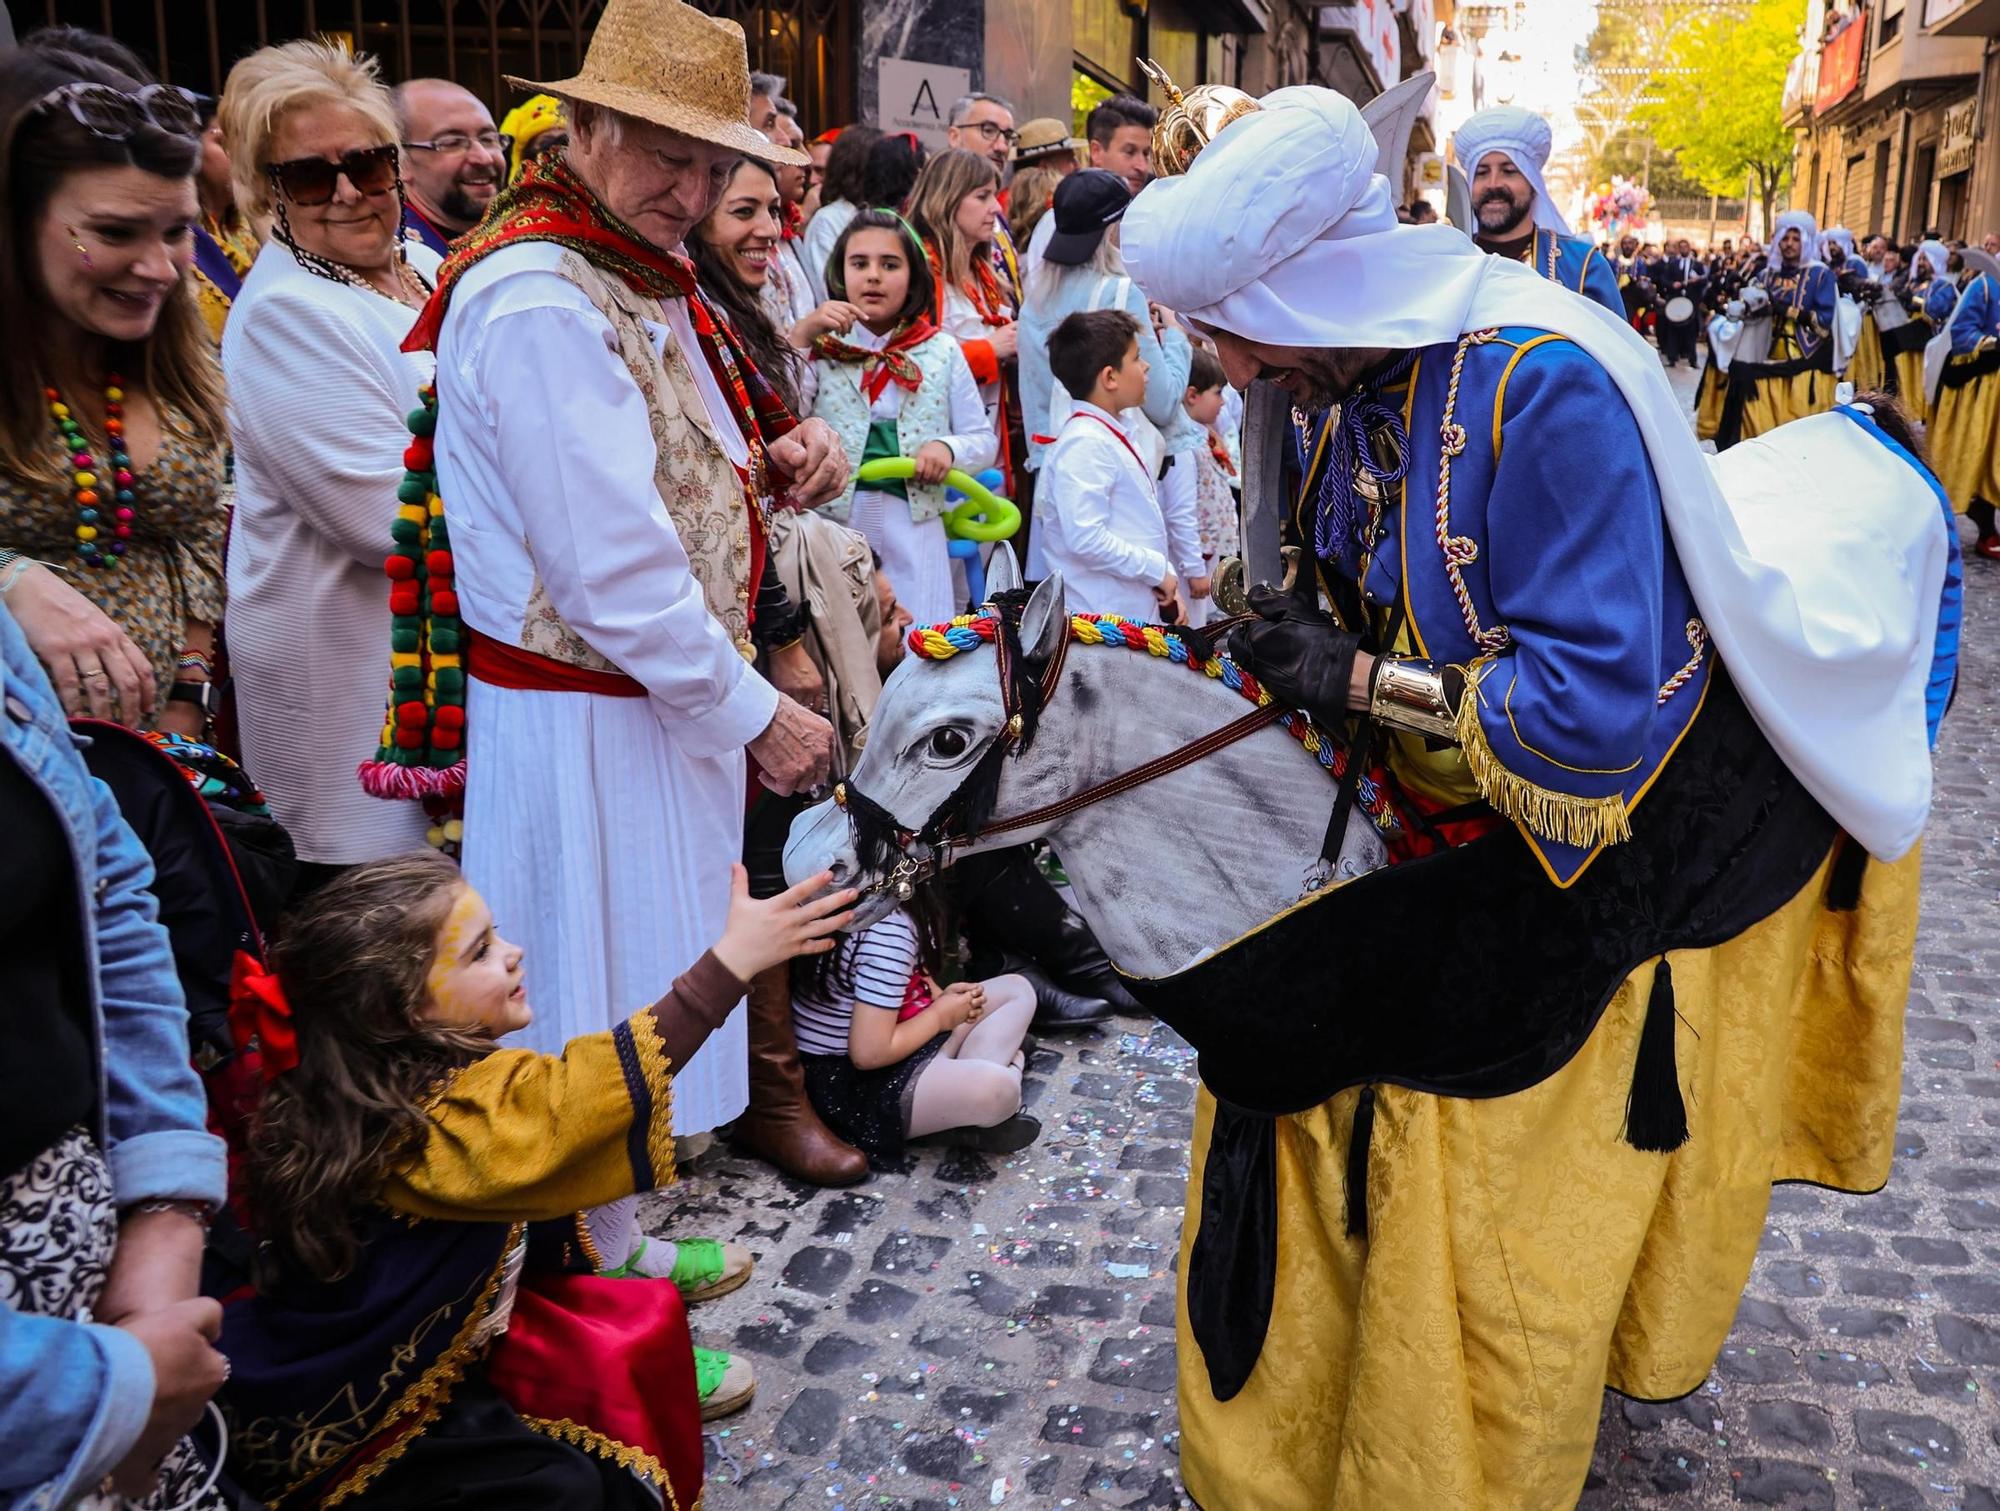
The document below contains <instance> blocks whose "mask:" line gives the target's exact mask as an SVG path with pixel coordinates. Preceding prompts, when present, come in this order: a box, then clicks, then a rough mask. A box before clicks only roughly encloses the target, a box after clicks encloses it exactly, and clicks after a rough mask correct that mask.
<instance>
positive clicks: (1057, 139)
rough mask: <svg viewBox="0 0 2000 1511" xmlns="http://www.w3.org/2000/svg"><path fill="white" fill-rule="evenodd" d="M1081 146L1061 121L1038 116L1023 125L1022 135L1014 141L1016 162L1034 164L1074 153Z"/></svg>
mask: <svg viewBox="0 0 2000 1511" xmlns="http://www.w3.org/2000/svg"><path fill="white" fill-rule="evenodd" d="M1080 145H1081V144H1080V143H1079V142H1078V141H1077V140H1076V138H1075V137H1073V136H1071V135H1070V134H1069V127H1068V126H1066V125H1064V124H1063V123H1062V122H1061V121H1059V120H1056V119H1055V118H1054V117H1053V116H1046V115H1041V116H1036V117H1035V119H1033V120H1032V121H1024V122H1022V123H1021V130H1020V134H1019V135H1018V136H1016V137H1015V139H1014V161H1015V162H1017V163H1032V162H1036V161H1038V160H1044V159H1047V158H1052V157H1060V156H1062V155H1063V153H1065V152H1069V153H1074V152H1075V151H1076V149H1077V147H1078V146H1080Z"/></svg>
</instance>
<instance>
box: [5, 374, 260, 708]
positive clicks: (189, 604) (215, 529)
mask: <svg viewBox="0 0 2000 1511" xmlns="http://www.w3.org/2000/svg"><path fill="white" fill-rule="evenodd" d="M160 420H161V424H160V450H159V455H157V456H156V457H154V458H153V461H152V463H151V465H149V466H148V467H146V468H145V469H144V470H142V471H138V472H136V473H135V479H136V480H135V482H134V485H133V490H132V491H133V492H134V493H136V494H137V495H138V500H137V502H136V503H135V504H134V505H133V507H134V509H135V510H136V511H137V516H136V518H135V519H134V520H133V521H132V538H131V541H130V545H129V549H128V550H127V551H126V553H125V555H124V556H123V557H121V558H120V559H119V564H118V565H117V566H116V567H107V568H104V569H101V570H99V569H94V568H91V567H88V566H86V565H84V564H83V562H82V560H81V559H80V558H79V557H78V556H77V555H76V493H75V489H74V488H73V487H72V486H71V485H70V483H69V481H68V479H67V478H66V477H65V479H64V480H63V481H62V482H61V483H54V484H51V483H48V482H44V481H40V480H38V479H33V478H24V477H20V476H17V475H15V474H11V473H0V546H6V547H8V548H10V549H12V550H15V551H19V552H20V553H21V554H22V555H24V556H32V557H35V558H37V559H38V560H41V561H45V562H49V563H51V564H52V565H54V566H57V567H60V568H62V569H63V573H64V577H63V580H64V581H65V582H67V583H68V584H69V585H70V586H71V587H73V588H75V589H76V590H77V591H78V592H79V593H81V594H83V596H84V597H85V598H88V599H89V600H90V601H91V602H92V603H94V604H96V605H97V607H98V608H100V609H102V610H103V611H104V612H105V613H106V614H107V615H109V616H110V617H111V619H112V620H113V622H115V623H116V624H117V626H118V627H119V628H120V629H121V630H123V631H124V632H125V633H126V634H127V635H130V636H131V637H132V640H133V642H134V643H135V644H136V645H137V646H138V647H139V649H140V651H141V652H143V653H144V655H145V657H146V659H147V660H148V661H149V662H151V663H152V666H153V677H154V680H155V682H156V683H157V684H158V687H159V703H158V705H157V706H158V707H161V708H164V707H165V706H166V701H167V689H168V688H169V687H170V686H171V685H172V684H173V681H174V663H175V662H176V661H177V660H178V659H179V658H180V652H181V647H182V646H183V645H184V644H185V643H186V628H187V621H188V620H190V619H192V620H196V621H199V622H200V623H203V624H219V623H220V622H221V620H222V597H223V589H222V542H223V534H224V531H225V529H226V528H227V523H228V506H227V499H226V497H225V489H224V468H223V453H222V448H221V446H220V445H213V444H207V443H204V442H202V441H201V440H199V439H198V438H196V436H195V435H194V432H193V427H192V426H191V425H190V424H189V422H188V419H187V417H186V416H185V415H183V414H181V413H179V412H178V411H176V410H172V409H168V408H166V407H165V406H162V407H161V416H160ZM50 444H51V448H53V445H54V441H53V438H52V439H51V442H50Z"/></svg>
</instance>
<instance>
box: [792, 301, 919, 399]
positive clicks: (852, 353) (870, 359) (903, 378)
mask: <svg viewBox="0 0 2000 1511" xmlns="http://www.w3.org/2000/svg"><path fill="white" fill-rule="evenodd" d="M936 334H937V327H936V326H935V325H932V324H931V323H930V321H928V320H926V319H925V318H924V317H923V316H922V315H919V316H917V318H916V319H914V320H912V321H911V322H910V323H909V324H908V325H905V326H904V327H903V328H902V329H901V330H899V331H897V332H896V334H895V335H894V336H892V337H890V338H889V343H888V345H886V346H884V347H882V348H881V349H880V350H879V351H870V350H868V348H867V347H865V346H850V345H849V344H848V343H847V342H845V341H842V340H840V339H839V338H838V337H836V336H821V337H820V338H819V340H817V341H815V342H814V343H813V355H814V356H815V357H824V358H825V359H826V360H827V361H829V362H859V363H860V364H861V392H862V393H863V394H865V395H867V398H868V402H869V403H870V404H873V403H874V402H875V401H876V400H877V399H879V398H881V397H882V390H883V389H885V388H887V387H888V386H889V385H890V384H891V383H894V384H895V385H896V386H897V387H898V388H900V389H902V390H903V391H904V392H906V393H915V392H916V391H917V385H918V384H920V383H922V382H923V381H924V375H923V371H922V369H920V368H919V367H918V366H917V363H916V359H915V358H914V357H912V356H911V355H910V350H911V348H912V347H917V346H921V345H923V343H924V342H926V341H928V340H930V338H931V337H933V336H935V335H936Z"/></svg>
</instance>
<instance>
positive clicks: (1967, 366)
mask: <svg viewBox="0 0 2000 1511" xmlns="http://www.w3.org/2000/svg"><path fill="white" fill-rule="evenodd" d="M1955 256H1956V257H1957V259H1958V261H1959V263H1960V265H1961V267H1963V269H1964V278H1965V282H1964V284H1963V285H1962V287H1961V288H1960V289H1959V291H1958V298H1957V300H1956V302H1955V303H1954V304H1953V306H1952V311H1951V314H1950V315H1949V316H1948V317H1947V318H1946V319H1945V320H1944V322H1943V327H1942V328H1943V329H1944V330H1945V331H1947V332H1949V334H1950V337H1951V345H1950V352H1949V354H1948V355H1944V356H1943V366H1942V370H1941V371H1940V372H1939V374H1938V384H1937V392H1936V399H1937V416H1936V419H1935V420H1934V421H1933V422H1932V425H1931V435H1930V446H1931V455H1932V456H1934V457H1935V458H1936V459H1937V467H1938V476H1939V477H1941V478H1943V479H1944V484H1945V488H1946V489H1947V491H1948V492H1949V493H1950V494H1951V502H1952V507H1953V508H1955V509H1957V510H1958V511H1959V512H1960V513H1962V514H1964V515H1967V516H1968V517H1969V518H1970V519H1971V520H1972V522H1973V524H1974V525H1976V526H1978V528H1979V541H1978V543H1977V544H1976V545H1975V546H1974V547H1973V549H1974V550H1975V551H1977V552H1978V553H1979V554H1980V555H1981V556H1984V557H1986V558H1987V559H1988V560H1991V561H2000V529H1996V526H1995V520H1994V505H1995V504H1996V503H2000V262H1996V261H1995V259H1994V258H1992V257H1991V256H1989V255H1988V254H1986V253H1985V252H1981V251H1977V250H1974V249H1972V248H1969V247H1968V248H1967V249H1965V250H1964V251H1962V252H1959V253H1956V254H1955Z"/></svg>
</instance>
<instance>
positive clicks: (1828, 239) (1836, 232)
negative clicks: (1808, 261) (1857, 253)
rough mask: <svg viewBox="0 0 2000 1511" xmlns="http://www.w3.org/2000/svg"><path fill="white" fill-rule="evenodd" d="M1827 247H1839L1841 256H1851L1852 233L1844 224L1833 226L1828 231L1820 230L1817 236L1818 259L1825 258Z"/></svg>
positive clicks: (1852, 248)
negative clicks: (1818, 236)
mask: <svg viewBox="0 0 2000 1511" xmlns="http://www.w3.org/2000/svg"><path fill="white" fill-rule="evenodd" d="M1828 247H1839V248H1840V251H1841V255H1842V256H1845V257H1850V258H1851V257H1852V256H1853V255H1854V233H1853V232H1852V231H1850V230H1848V229H1847V227H1846V226H1835V227H1834V228H1833V229H1832V230H1830V231H1824V232H1822V233H1821V234H1820V238H1819V260H1820V261H1821V262H1825V261H1826V260H1827V256H1826V249H1827V248H1828Z"/></svg>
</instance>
